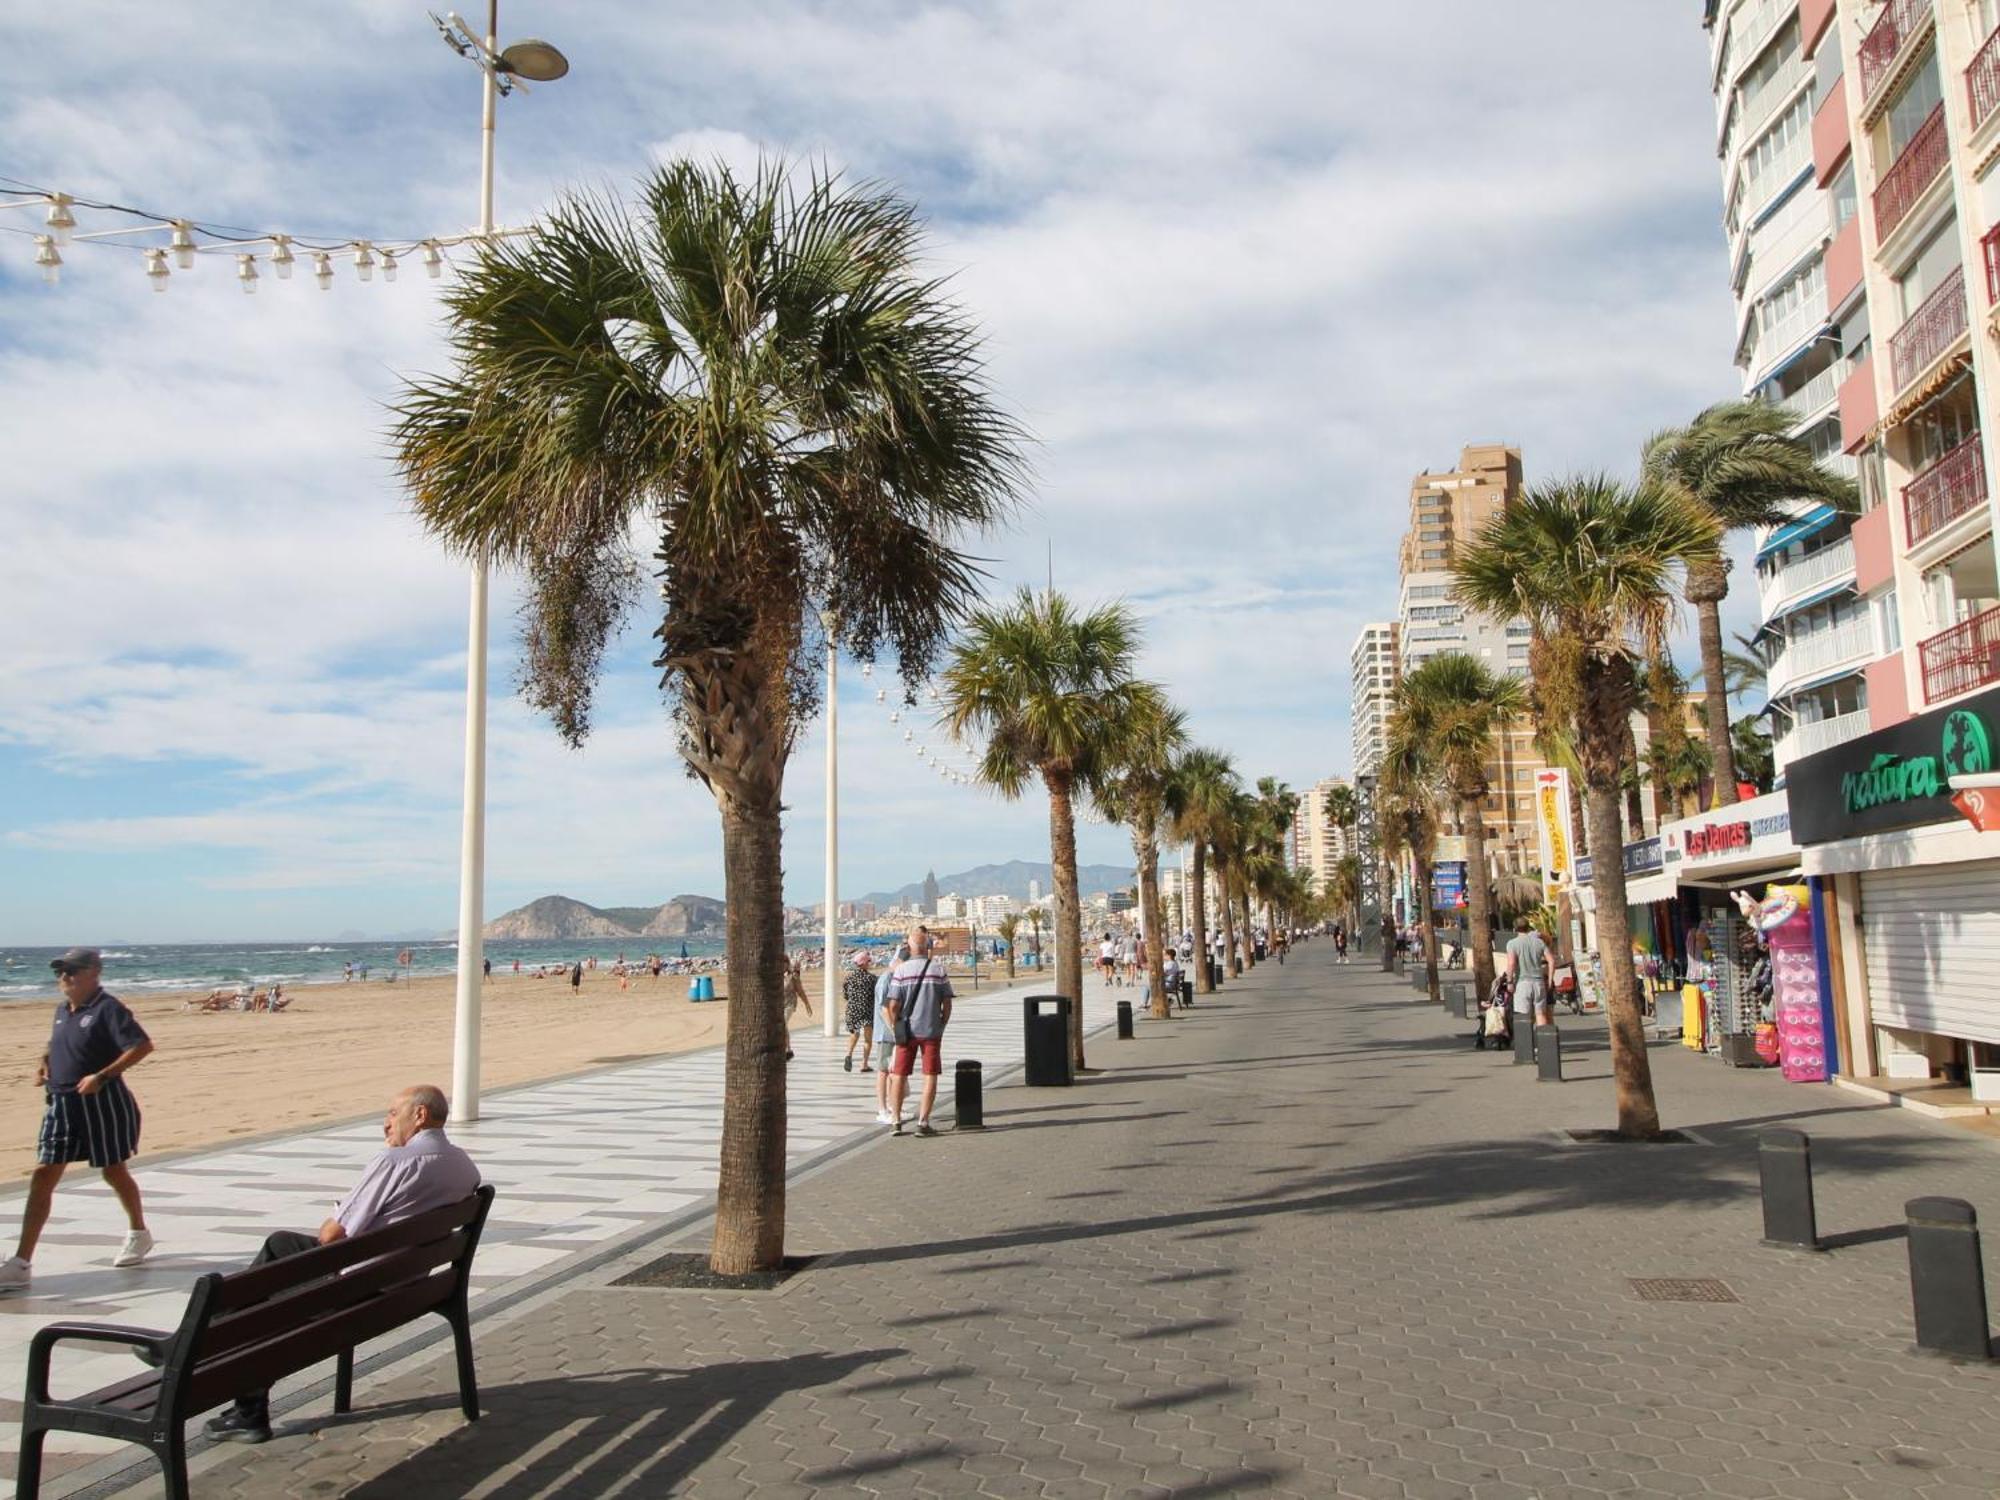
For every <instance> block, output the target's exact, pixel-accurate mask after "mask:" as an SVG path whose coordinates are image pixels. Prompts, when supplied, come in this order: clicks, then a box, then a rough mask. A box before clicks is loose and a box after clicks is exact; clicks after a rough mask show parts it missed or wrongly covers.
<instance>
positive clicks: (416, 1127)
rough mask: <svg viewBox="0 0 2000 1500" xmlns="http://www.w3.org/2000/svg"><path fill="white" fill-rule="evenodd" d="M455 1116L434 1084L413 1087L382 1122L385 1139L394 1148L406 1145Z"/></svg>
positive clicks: (396, 1098)
mask: <svg viewBox="0 0 2000 1500" xmlns="http://www.w3.org/2000/svg"><path fill="white" fill-rule="evenodd" d="M450 1113H451V1106H450V1105H449V1104H448V1103H446V1101H445V1097H444V1090H443V1089H441V1088H439V1087H438V1086H437V1085H436V1084H432V1083H413V1084H411V1085H410V1086H409V1087H408V1088H406V1089H404V1090H403V1092H402V1093H400V1094H398V1095H397V1096H396V1097H395V1098H394V1099H393V1100H392V1101H390V1104H389V1113H388V1116H387V1118H385V1119H384V1120H383V1121H382V1138H383V1139H384V1140H386V1141H387V1142H388V1143H389V1144H390V1145H392V1146H401V1145H406V1144H407V1143H408V1142H409V1140H410V1138H411V1137H412V1136H414V1135H416V1134H417V1132H418V1131H421V1130H438V1129H441V1128H442V1127H443V1125H444V1122H445V1120H446V1118H447V1117H448V1116H449V1115H450Z"/></svg>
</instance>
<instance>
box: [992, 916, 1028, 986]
mask: <svg viewBox="0 0 2000 1500" xmlns="http://www.w3.org/2000/svg"><path fill="white" fill-rule="evenodd" d="M993 930H994V931H995V932H997V933H999V934H1000V941H1001V942H1003V943H1005V944H1006V945H1007V982H1008V983H1009V984H1012V983H1013V982H1014V939H1015V938H1017V937H1019V936H1020V934H1021V914H1020V913H1019V912H1012V911H1010V912H1008V913H1007V915H1005V916H1004V917H1002V918H1001V919H1000V920H999V921H998V922H996V923H994V924H993Z"/></svg>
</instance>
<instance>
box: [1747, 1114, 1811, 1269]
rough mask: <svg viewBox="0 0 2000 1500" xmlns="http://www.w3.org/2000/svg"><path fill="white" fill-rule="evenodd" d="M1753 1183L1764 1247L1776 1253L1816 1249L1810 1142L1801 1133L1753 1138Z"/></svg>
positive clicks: (1779, 1132) (1782, 1132)
mask: <svg viewBox="0 0 2000 1500" xmlns="http://www.w3.org/2000/svg"><path fill="white" fill-rule="evenodd" d="M1757 1183H1758V1187H1759V1189H1760V1191H1761V1192H1762V1194H1763V1198H1764V1243H1765V1244H1767V1245H1770V1246H1771V1247H1773V1248H1774V1249H1778V1250H1818V1249H1820V1248H1821V1245H1820V1242H1819V1224H1818V1221H1817V1220H1816V1218H1815V1217H1814V1214H1813V1186H1812V1142H1811V1141H1810V1140H1808V1139H1807V1138H1806V1133H1805V1132H1804V1131H1803V1130H1767V1131H1765V1132H1764V1133H1763V1134H1762V1135H1760V1136H1758V1137H1757Z"/></svg>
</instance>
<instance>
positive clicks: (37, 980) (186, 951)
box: [0, 937, 818, 1000]
mask: <svg viewBox="0 0 2000 1500" xmlns="http://www.w3.org/2000/svg"><path fill="white" fill-rule="evenodd" d="M795 946H800V947H804V946H811V947H813V948H814V949H815V951H817V948H818V940H817V939H813V940H807V939H804V938H801V939H799V940H798V941H797V942H796V944H795ZM63 951H64V950H63V949H61V948H4V947H0V1000H27V999H53V998H55V994H56V986H55V976H54V975H53V974H52V973H51V972H50V970H49V960H50V959H52V958H55V957H56V956H58V955H59V954H61V953H62V952H63ZM101 951H102V952H103V954H104V987H105V988H106V989H107V990H110V991H111V993H112V994H114V995H121V994H133V995H140V994H147V993H158V992H161V991H167V990H208V989H214V988H216V987H217V986H219V985H234V984H254V985H268V984H274V983H276V984H338V983H340V982H341V978H342V975H343V973H344V970H345V967H346V965H348V964H350V963H351V964H353V965H355V966H356V967H357V968H359V967H360V966H362V965H364V964H365V965H367V967H368V977H369V978H370V979H382V978H385V977H387V976H388V975H389V974H390V973H391V972H392V971H393V972H395V973H397V974H398V975H402V974H405V973H407V974H408V975H409V976H410V977H412V978H418V979H421V978H425V977H426V976H431V975H438V974H454V973H456V972H457V971H458V944H457V943H455V942H451V941H449V940H446V941H431V942H423V943H128V944H125V945H123V946H117V945H113V946H107V947H105V948H103V949H102V950H101ZM680 951H681V939H679V938H599V939H590V940H579V941H576V942H556V943H509V942H491V943H488V944H487V945H486V956H487V957H488V958H490V959H492V960H493V972H494V974H495V976H496V977H497V976H498V975H500V974H501V973H503V972H509V971H511V970H512V969H513V966H514V962H515V960H517V959H518V960H519V961H520V964H521V967H522V969H524V970H533V969H534V968H535V966H536V965H537V964H569V963H572V962H574V961H575V960H577V959H582V958H595V959H596V960H597V962H598V966H599V967H600V968H601V967H603V966H604V965H606V964H610V963H615V962H616V961H617V958H618V955H619V954H621V953H622V954H624V955H625V957H626V959H627V960H629V961H631V962H634V963H637V962H640V961H642V960H644V959H645V957H646V956H647V954H649V953H658V954H659V955H660V956H661V957H662V958H669V959H671V958H678V957H679V956H680ZM687 951H688V956H689V957H690V958H696V959H699V958H708V959H714V958H719V957H721V955H722V951H723V944H722V940H721V939H720V938H695V937H691V938H689V939H687ZM402 953H408V954H409V957H410V961H409V964H408V965H407V966H399V965H398V963H397V956H398V955H399V954H402Z"/></svg>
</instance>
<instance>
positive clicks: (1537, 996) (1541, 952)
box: [1507, 916, 1551, 1026]
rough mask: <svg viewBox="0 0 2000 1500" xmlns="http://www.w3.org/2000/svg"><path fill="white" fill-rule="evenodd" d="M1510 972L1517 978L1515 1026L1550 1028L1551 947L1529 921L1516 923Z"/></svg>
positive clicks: (1509, 953) (1509, 947)
mask: <svg viewBox="0 0 2000 1500" xmlns="http://www.w3.org/2000/svg"><path fill="white" fill-rule="evenodd" d="M1507 972H1508V973H1509V974H1511V975H1512V976H1513V978H1514V1024H1515V1025H1517V1026H1518V1025H1521V1024H1523V1018H1524V1017H1525V1018H1526V1024H1527V1025H1530V1026H1546V1025H1548V1024H1549V1022H1550V1019H1551V1017H1550V1014H1549V945H1548V944H1547V943H1545V942H1543V941H1542V935H1541V934H1540V933H1539V932H1537V931H1535V924H1534V923H1533V922H1531V921H1529V920H1528V918H1527V917H1525V916H1524V917H1520V918H1518V919H1517V920H1516V921H1515V923H1514V937H1513V939H1512V940H1511V941H1510V942H1509V943H1508V944H1507Z"/></svg>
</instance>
